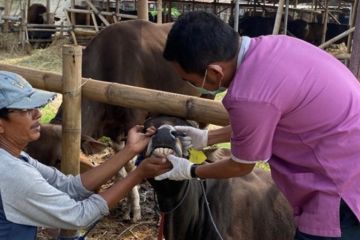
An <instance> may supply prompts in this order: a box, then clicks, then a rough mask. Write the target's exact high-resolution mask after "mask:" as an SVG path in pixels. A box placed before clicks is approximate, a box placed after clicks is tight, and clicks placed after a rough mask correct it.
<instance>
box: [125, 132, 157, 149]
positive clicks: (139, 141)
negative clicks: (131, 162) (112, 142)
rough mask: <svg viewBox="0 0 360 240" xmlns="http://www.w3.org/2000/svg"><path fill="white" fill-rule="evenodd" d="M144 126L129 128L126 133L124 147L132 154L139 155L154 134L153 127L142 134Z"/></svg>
mask: <svg viewBox="0 0 360 240" xmlns="http://www.w3.org/2000/svg"><path fill="white" fill-rule="evenodd" d="M143 130H144V126H141V125H136V126H134V127H133V128H131V129H130V130H129V132H128V137H127V141H126V146H125V147H127V148H128V149H130V150H131V151H132V152H133V153H134V154H139V153H141V152H142V151H143V150H144V149H145V147H146V146H147V145H148V143H149V141H150V137H151V136H152V135H153V134H154V133H155V132H156V128H155V127H150V128H148V129H146V132H145V133H143Z"/></svg>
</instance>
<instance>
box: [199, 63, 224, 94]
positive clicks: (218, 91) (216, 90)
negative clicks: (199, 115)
mask: <svg viewBox="0 0 360 240" xmlns="http://www.w3.org/2000/svg"><path fill="white" fill-rule="evenodd" d="M206 77H207V69H206V70H205V76H204V80H203V83H202V85H201V87H196V86H194V87H195V88H196V89H197V90H198V91H199V92H200V93H201V94H209V95H213V96H215V95H216V94H218V93H221V92H223V91H225V90H226V88H225V87H222V86H221V80H220V82H219V88H218V89H215V90H212V91H210V90H207V89H206V88H204V85H205V82H206Z"/></svg>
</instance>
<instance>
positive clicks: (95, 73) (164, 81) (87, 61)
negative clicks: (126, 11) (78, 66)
mask: <svg viewBox="0 0 360 240" xmlns="http://www.w3.org/2000/svg"><path fill="white" fill-rule="evenodd" d="M170 28H171V24H163V25H158V24H154V23H151V22H147V21H142V20H129V21H124V22H120V23H117V24H112V25H110V26H109V27H107V28H105V29H104V30H102V31H101V32H100V33H99V34H98V35H97V36H96V37H95V38H93V39H92V40H91V41H90V42H89V44H88V46H87V47H86V48H85V50H84V51H83V63H82V74H83V77H86V78H92V79H97V80H100V81H106V82H113V83H122V84H127V85H132V86H138V87H145V88H150V89H157V90H162V91H168V92H174V93H181V94H187V95H193V96H199V95H200V94H199V93H198V91H197V90H196V89H195V88H193V87H192V86H190V85H189V84H186V83H185V82H184V81H183V80H182V79H181V78H180V77H179V76H178V75H177V74H176V72H175V71H174V69H173V68H172V67H171V65H170V64H169V63H168V62H167V61H166V60H165V59H164V58H163V56H162V51H163V48H164V46H165V41H166V37H167V34H168V32H169V30H170ZM110 97H111V96H110ZM144 101H146V99H144ZM81 107H82V109H81V111H82V123H81V127H82V134H83V135H87V136H91V137H93V138H95V139H98V138H99V137H101V136H108V137H110V138H111V139H112V140H113V142H116V143H117V144H116V145H114V146H116V150H120V149H121V148H122V147H123V146H124V141H123V140H124V139H125V137H126V134H127V132H128V130H129V129H130V128H131V127H133V126H134V125H136V124H142V123H143V122H144V120H145V118H147V116H149V114H150V113H149V112H147V111H144V110H139V109H128V108H123V107H118V106H112V105H107V104H104V103H100V102H95V101H91V100H89V99H86V98H83V100H82V106H81ZM60 116H61V112H60V113H59V114H58V115H57V116H56V118H57V119H59V118H60ZM128 168H129V169H130V168H131V166H129V167H128ZM132 196H133V199H135V201H134V202H133V206H135V207H133V218H132V220H133V221H136V220H138V219H139V217H140V211H139V209H136V206H137V205H139V197H138V193H137V191H136V189H135V190H134V191H133V192H132Z"/></svg>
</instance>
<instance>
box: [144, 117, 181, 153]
mask: <svg viewBox="0 0 360 240" xmlns="http://www.w3.org/2000/svg"><path fill="white" fill-rule="evenodd" d="M182 136H183V133H180V132H177V131H176V130H175V128H174V127H173V126H171V125H167V124H165V125H162V126H161V127H159V128H158V130H157V132H156V133H155V134H154V135H153V136H152V137H151V139H150V142H149V144H148V147H147V149H146V153H145V156H146V157H148V156H151V155H156V156H166V155H169V154H174V155H176V156H178V157H183V154H184V152H183V149H182V144H181V140H180V138H181V137H182Z"/></svg>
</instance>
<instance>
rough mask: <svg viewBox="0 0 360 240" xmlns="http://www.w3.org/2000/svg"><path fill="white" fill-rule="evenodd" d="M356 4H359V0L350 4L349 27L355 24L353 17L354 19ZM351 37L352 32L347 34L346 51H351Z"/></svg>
mask: <svg viewBox="0 0 360 240" xmlns="http://www.w3.org/2000/svg"><path fill="white" fill-rule="evenodd" d="M358 4H359V0H355V2H354V3H353V4H352V5H351V6H352V7H351V12H350V19H349V27H350V28H351V27H353V26H354V24H355V19H356V15H357V11H356V9H357V8H358ZM352 38H353V34H349V36H348V39H347V44H346V46H347V52H348V53H351V48H352V41H351V40H352Z"/></svg>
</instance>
